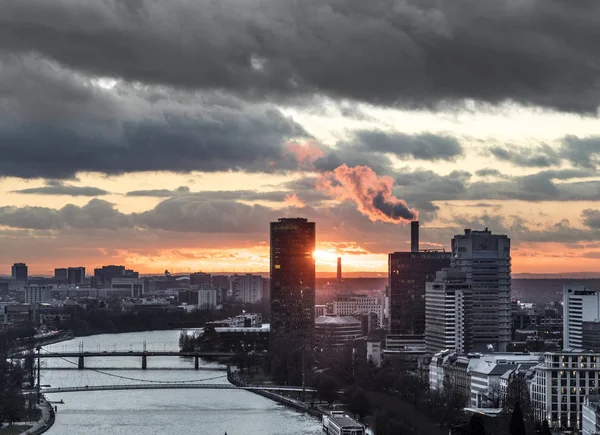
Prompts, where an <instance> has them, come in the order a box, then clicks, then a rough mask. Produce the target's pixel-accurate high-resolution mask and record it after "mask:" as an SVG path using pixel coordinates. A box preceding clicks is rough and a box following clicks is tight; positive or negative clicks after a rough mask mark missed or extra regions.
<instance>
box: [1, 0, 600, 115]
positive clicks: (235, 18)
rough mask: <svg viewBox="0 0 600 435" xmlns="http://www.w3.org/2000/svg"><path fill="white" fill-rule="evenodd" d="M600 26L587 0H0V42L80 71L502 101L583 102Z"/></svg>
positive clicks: (429, 100) (244, 87)
mask: <svg viewBox="0 0 600 435" xmlns="http://www.w3.org/2000/svg"><path fill="white" fill-rule="evenodd" d="M132 5H133V6H132ZM499 35H501V37H499ZM599 36H600V4H598V2H592V1H584V2H569V1H563V0H545V1H539V0H524V1H520V2H511V1H507V0H501V1H497V2H490V1H480V0H454V1H450V2H439V1H434V0H371V1H368V2H365V1H362V0H350V1H348V0H325V1H323V0H307V1H303V2H300V3H298V2H293V1H288V0H284V1H281V0H259V1H258V2H244V1H239V0H222V1H219V2H211V1H208V0H205V1H201V2H187V1H184V0H171V1H166V0H164V1H153V2H151V1H142V0H140V1H135V2H122V1H117V0H105V1H97V2H75V1H71V0H3V1H2V2H1V3H0V50H4V51H6V52H12V53H31V52H36V53H40V55H42V56H45V57H48V58H52V59H55V60H57V61H59V62H61V63H62V64H64V65H67V66H69V67H71V68H75V69H77V70H79V71H82V72H85V73H86V74H92V75H100V76H110V77H123V78H126V79H127V80H131V81H139V82H145V83H162V84H169V85H174V86H181V87H187V88H197V89H200V88H201V89H226V90H231V91H233V92H237V93H239V94H244V95H247V96H250V97H261V98H262V97H263V96H269V95H271V96H279V97H289V96H298V95H307V94H313V93H322V94H327V95H329V96H332V97H334V98H338V97H343V98H349V99H356V100H364V101H369V102H372V103H382V104H392V105H402V106H405V107H417V106H418V107H432V106H435V105H436V104H438V103H440V102H444V103H448V102H450V103H452V102H460V101H463V100H464V99H474V100H479V101H484V102H489V103H498V102H502V101H506V100H513V101H517V102H520V103H523V104H526V105H528V104H534V105H539V106H545V107H551V108H556V109H559V110H566V111H575V112H595V110H596V108H597V106H598V100H599V96H600V88H598V86H597V84H596V81H597V77H598V73H599V72H600V48H599V47H598V45H597V44H595V43H594V41H596V40H597V39H598V37H599Z"/></svg>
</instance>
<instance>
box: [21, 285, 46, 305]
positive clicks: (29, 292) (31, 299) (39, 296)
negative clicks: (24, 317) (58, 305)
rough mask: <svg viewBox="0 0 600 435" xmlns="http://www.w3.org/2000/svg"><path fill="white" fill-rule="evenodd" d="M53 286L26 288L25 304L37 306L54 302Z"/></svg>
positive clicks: (31, 286) (30, 286) (29, 286)
mask: <svg viewBox="0 0 600 435" xmlns="http://www.w3.org/2000/svg"><path fill="white" fill-rule="evenodd" d="M51 292H52V286H51V285H28V286H25V303H26V304H31V305H32V306H35V305H36V304H43V303H48V302H52V294H51Z"/></svg>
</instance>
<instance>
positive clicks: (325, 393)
mask: <svg viewBox="0 0 600 435" xmlns="http://www.w3.org/2000/svg"><path fill="white" fill-rule="evenodd" d="M338 389H339V387H338V384H337V382H336V381H335V379H333V378H332V377H331V376H327V375H324V376H321V377H320V378H319V379H318V381H317V394H318V395H319V398H320V399H321V400H324V401H326V402H327V403H328V404H329V406H331V404H332V403H333V402H334V400H335V399H337V397H338Z"/></svg>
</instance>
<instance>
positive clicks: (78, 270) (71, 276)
mask: <svg viewBox="0 0 600 435" xmlns="http://www.w3.org/2000/svg"><path fill="white" fill-rule="evenodd" d="M67 281H68V283H69V284H71V285H80V284H83V283H84V282H85V267H69V268H68V269H67Z"/></svg>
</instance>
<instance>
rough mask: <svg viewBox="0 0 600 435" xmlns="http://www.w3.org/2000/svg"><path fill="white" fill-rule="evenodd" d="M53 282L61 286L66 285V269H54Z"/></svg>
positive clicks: (67, 277)
mask: <svg viewBox="0 0 600 435" xmlns="http://www.w3.org/2000/svg"><path fill="white" fill-rule="evenodd" d="M54 280H55V281H58V282H59V283H61V284H67V283H68V281H69V272H68V269H67V268H66V267H61V268H58V269H54Z"/></svg>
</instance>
